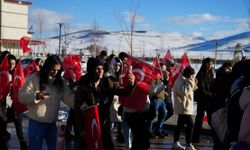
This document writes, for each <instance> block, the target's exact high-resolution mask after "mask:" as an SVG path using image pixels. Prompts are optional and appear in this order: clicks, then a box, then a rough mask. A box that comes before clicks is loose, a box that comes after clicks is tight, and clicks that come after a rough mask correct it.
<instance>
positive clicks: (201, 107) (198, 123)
mask: <svg viewBox="0 0 250 150" xmlns="http://www.w3.org/2000/svg"><path fill="white" fill-rule="evenodd" d="M210 105H211V104H209V103H204V102H197V113H196V117H195V123H194V129H193V137H192V142H193V143H199V142H200V135H201V129H202V123H203V122H202V119H203V117H204V115H205V112H206V113H207V118H208V124H209V125H210V126H211V113H212V111H211V106H210Z"/></svg>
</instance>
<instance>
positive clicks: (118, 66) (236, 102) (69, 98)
mask: <svg viewBox="0 0 250 150" xmlns="http://www.w3.org/2000/svg"><path fill="white" fill-rule="evenodd" d="M128 58H129V55H128V54H127V53H125V52H121V53H119V54H118V55H115V54H110V55H108V54H107V52H106V51H101V52H100V54H99V55H98V56H97V57H90V58H89V59H88V61H87V70H86V74H83V75H82V76H80V77H79V79H72V78H69V77H68V76H65V75H63V73H64V69H65V68H63V60H62V58H60V57H59V56H58V55H50V56H48V57H47V58H46V59H45V60H44V62H43V60H42V59H41V58H37V59H36V60H34V64H35V67H36V69H35V70H37V71H35V72H33V73H32V74H29V75H27V76H26V81H25V83H24V85H23V87H22V88H21V89H20V91H19V93H18V101H19V102H20V103H21V104H23V105H25V106H27V109H28V113H27V116H28V119H29V123H28V140H27V139H25V138H24V133H23V127H22V118H23V114H22V113H17V112H16V111H15V108H14V107H13V106H14V105H13V99H12V94H13V85H12V83H11V84H10V87H9V89H10V90H9V92H8V93H7V94H6V95H3V94H1V97H0V145H1V149H4V150H5V149H8V146H7V143H8V141H9V140H10V138H11V137H10V133H9V132H8V131H7V126H8V123H10V122H14V125H15V128H16V135H17V137H18V140H19V143H20V149H21V150H26V149H29V150H36V149H38V150H39V149H41V148H42V145H43V141H44V140H45V142H46V144H47V147H48V149H50V150H54V149H56V135H57V124H56V123H57V117H58V112H59V109H60V103H61V102H64V103H65V104H66V105H68V106H69V108H70V111H69V116H68V120H67V125H66V132H65V137H66V139H68V140H74V141H75V142H76V148H77V149H79V150H83V149H86V145H87V143H86V138H87V137H86V134H85V128H84V127H85V126H86V124H84V118H85V117H86V116H85V114H84V111H83V110H84V109H85V108H87V107H90V106H94V105H98V109H99V117H100V128H101V133H102V141H103V147H104V149H105V150H112V149H114V144H113V142H114V141H113V140H114V138H113V136H114V135H117V137H116V138H115V139H116V140H117V142H122V143H125V147H126V149H127V150H129V149H131V150H147V149H149V148H150V139H151V138H165V137H166V136H168V131H167V130H165V129H164V128H163V125H164V122H165V121H167V120H168V119H169V118H170V117H171V116H172V115H173V114H174V113H175V114H177V115H178V119H177V123H176V124H177V126H176V128H175V131H174V139H173V149H192V150H195V149H196V145H197V144H199V142H200V135H201V133H202V123H203V121H202V120H203V118H204V116H205V114H207V117H208V124H209V126H210V127H211V133H212V138H213V143H214V146H213V149H215V150H224V149H225V150H227V149H236V150H240V149H243V148H245V149H250V128H249V127H250V126H249V125H248V122H249V121H250V117H249V116H250V114H249V113H250V105H249V104H250V99H249V96H250V67H249V66H250V60H248V59H244V60H241V61H239V62H236V63H235V64H232V63H231V62H229V61H228V62H225V63H223V64H222V65H221V66H220V67H219V68H218V69H215V68H214V64H213V61H214V60H213V59H211V58H209V57H207V58H204V59H203V60H202V65H201V67H200V69H199V70H198V71H197V72H196V70H194V68H192V66H188V67H185V68H183V70H182V72H181V73H180V74H179V75H178V77H177V79H176V80H175V82H174V84H173V85H171V84H170V83H169V80H170V78H171V75H172V73H173V72H172V71H173V68H174V67H175V66H176V63H175V62H174V60H172V59H166V60H165V61H164V62H161V63H159V69H160V71H161V73H162V76H161V77H160V78H157V79H153V80H152V82H151V85H150V87H151V88H150V91H149V92H148V94H146V95H145V108H144V110H143V111H141V110H137V109H133V108H129V107H127V106H123V105H122V104H121V103H120V101H119V98H120V97H121V96H125V97H126V96H128V95H130V94H131V93H132V92H133V90H134V88H135V86H136V84H137V83H136V81H135V80H136V77H135V75H134V74H133V71H132V69H129V68H128V64H127V61H128ZM5 59H7V60H8V65H9V66H8V76H9V78H10V81H13V75H14V72H15V69H16V67H17V64H18V62H19V61H21V60H19V59H17V58H16V57H15V56H14V55H12V54H10V53H9V52H7V51H4V52H2V53H1V56H0V72H3V66H4V65H3V64H4V60H5ZM125 68H127V72H126V73H124V70H126V69H125ZM23 69H24V70H25V68H23ZM2 74H3V73H1V74H0V75H2ZM122 78H126V79H127V81H128V84H127V85H126V86H122V85H123V84H122V83H121V82H122ZM0 92H2V91H0ZM134 101H137V100H136V99H134ZM194 101H195V102H196V103H197V110H196V112H194ZM222 108H226V110H227V111H226V122H225V124H226V126H227V128H228V129H227V134H226V137H225V138H223V140H221V138H220V137H221V135H220V133H218V131H217V129H216V127H215V126H213V119H214V118H213V116H214V115H213V114H214V113H215V112H217V111H218V110H220V109H222ZM194 114H196V116H195V120H193V118H192V116H193V115H194ZM184 128H185V129H186V130H185V141H186V144H185V146H184V145H182V144H181V143H180V142H179V138H180V134H181V131H182V129H184ZM116 129H117V132H118V133H117V134H114V130H116ZM72 131H74V132H72ZM26 140H27V141H26Z"/></svg>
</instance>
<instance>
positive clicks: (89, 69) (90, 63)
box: [87, 57, 103, 73]
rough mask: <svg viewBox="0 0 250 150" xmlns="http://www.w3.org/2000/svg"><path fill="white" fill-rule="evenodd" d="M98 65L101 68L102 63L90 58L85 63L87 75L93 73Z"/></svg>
mask: <svg viewBox="0 0 250 150" xmlns="http://www.w3.org/2000/svg"><path fill="white" fill-rule="evenodd" d="M100 65H102V66H103V63H102V62H101V61H100V60H99V59H98V58H94V57H90V58H89V59H88V62H87V73H91V72H93V71H95V69H96V67H97V66H100Z"/></svg>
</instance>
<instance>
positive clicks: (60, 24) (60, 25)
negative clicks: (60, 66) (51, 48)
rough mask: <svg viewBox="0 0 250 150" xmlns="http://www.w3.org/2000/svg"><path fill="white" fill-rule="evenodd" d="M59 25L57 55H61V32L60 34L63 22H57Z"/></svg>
mask: <svg viewBox="0 0 250 150" xmlns="http://www.w3.org/2000/svg"><path fill="white" fill-rule="evenodd" d="M57 24H58V25H59V37H58V38H59V51H58V53H59V56H60V55H61V34H62V25H63V23H57Z"/></svg>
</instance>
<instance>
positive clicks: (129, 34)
mask: <svg viewBox="0 0 250 150" xmlns="http://www.w3.org/2000/svg"><path fill="white" fill-rule="evenodd" d="M138 8H139V4H135V3H132V1H130V11H129V14H128V15H129V20H128V21H129V25H128V24H127V22H126V20H124V19H123V17H121V16H117V15H116V18H117V20H118V23H119V25H120V27H121V30H122V34H123V36H124V38H125V40H126V42H127V44H128V45H129V48H130V54H131V55H133V35H134V29H135V23H136V15H137V10H138ZM116 14H118V13H116Z"/></svg>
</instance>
